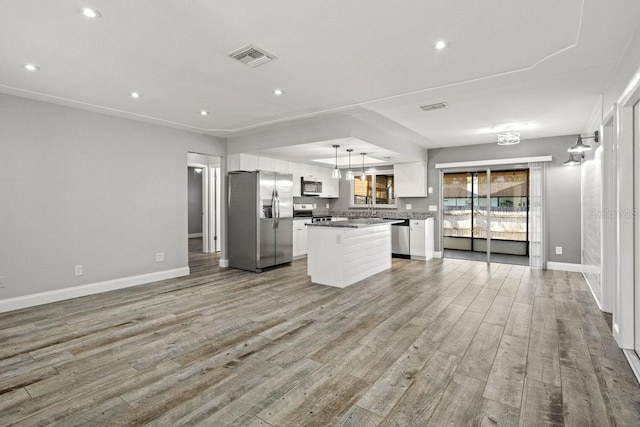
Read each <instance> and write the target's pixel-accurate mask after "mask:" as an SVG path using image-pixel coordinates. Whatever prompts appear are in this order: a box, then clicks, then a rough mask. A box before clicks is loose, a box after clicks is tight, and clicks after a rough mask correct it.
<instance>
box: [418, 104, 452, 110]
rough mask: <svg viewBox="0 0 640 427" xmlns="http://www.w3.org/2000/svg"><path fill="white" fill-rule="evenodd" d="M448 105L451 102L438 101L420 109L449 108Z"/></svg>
mask: <svg viewBox="0 0 640 427" xmlns="http://www.w3.org/2000/svg"><path fill="white" fill-rule="evenodd" d="M448 106H449V104H447V103H446V102H438V103H437V104H429V105H423V106H422V107H420V109H421V110H424V111H431V110H439V109H441V108H447V107H448Z"/></svg>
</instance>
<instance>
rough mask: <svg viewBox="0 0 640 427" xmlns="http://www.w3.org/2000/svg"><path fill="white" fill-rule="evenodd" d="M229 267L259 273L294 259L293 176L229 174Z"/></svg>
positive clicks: (252, 172) (260, 172)
mask: <svg viewBox="0 0 640 427" xmlns="http://www.w3.org/2000/svg"><path fill="white" fill-rule="evenodd" d="M227 228H228V236H227V242H228V246H227V248H228V251H229V267H232V268H238V269H241V270H248V271H255V272H260V271H262V270H263V269H264V268H268V267H273V266H276V265H280V264H285V263H288V262H291V260H292V259H293V175H291V174H283V173H278V172H271V171H263V170H260V171H251V172H247V171H234V172H229V210H228V220H227Z"/></svg>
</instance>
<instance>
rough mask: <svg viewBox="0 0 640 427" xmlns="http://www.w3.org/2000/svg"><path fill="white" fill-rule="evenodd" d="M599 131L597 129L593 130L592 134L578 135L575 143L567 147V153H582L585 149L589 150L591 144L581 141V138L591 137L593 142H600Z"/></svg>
mask: <svg viewBox="0 0 640 427" xmlns="http://www.w3.org/2000/svg"><path fill="white" fill-rule="evenodd" d="M599 137H600V133H599V132H598V131H595V132H594V133H593V136H585V137H582V136H580V135H578V140H577V141H576V145H574V146H573V147H571V148H569V149H568V150H567V151H568V152H569V153H584V152H585V151H589V150H591V146H590V145H587V144H584V143H583V142H582V140H583V139H593V142H596V143H598V142H600V138H599Z"/></svg>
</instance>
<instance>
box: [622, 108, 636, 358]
mask: <svg viewBox="0 0 640 427" xmlns="http://www.w3.org/2000/svg"><path fill="white" fill-rule="evenodd" d="M638 168H640V102H639V103H637V104H636V105H634V107H633V171H634V174H633V208H634V209H633V210H634V212H633V213H634V220H633V221H634V232H633V233H634V236H633V237H634V239H633V241H634V248H633V252H634V263H633V264H634V267H633V268H634V274H633V276H634V309H633V312H634V347H635V350H636V353H637V354H638V355H639V356H640V218H639V216H638V212H640V169H638ZM620 214H624V212H622V213H620Z"/></svg>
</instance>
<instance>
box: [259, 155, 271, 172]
mask: <svg viewBox="0 0 640 427" xmlns="http://www.w3.org/2000/svg"><path fill="white" fill-rule="evenodd" d="M258 169H260V170H262V171H272V170H274V169H273V159H270V158H269V157H258Z"/></svg>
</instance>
